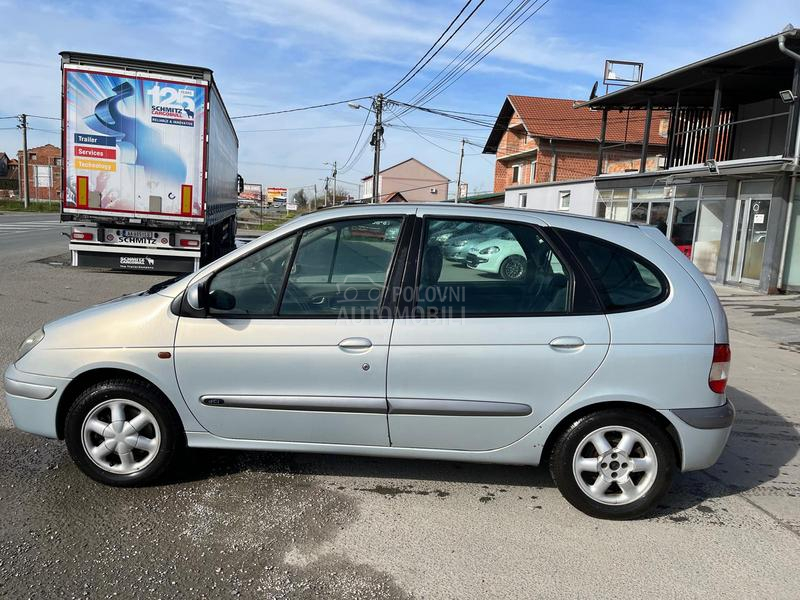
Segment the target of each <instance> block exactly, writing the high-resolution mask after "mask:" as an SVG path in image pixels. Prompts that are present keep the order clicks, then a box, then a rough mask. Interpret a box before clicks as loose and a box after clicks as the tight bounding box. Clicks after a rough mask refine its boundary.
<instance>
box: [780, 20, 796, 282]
mask: <svg viewBox="0 0 800 600" xmlns="http://www.w3.org/2000/svg"><path fill="white" fill-rule="evenodd" d="M778 50H780V51H781V52H783V53H784V54H785V55H786V56H788V57H789V58H791V59H792V60H793V61H794V62H795V76H797V74H798V70H800V54H798V53H797V52H794V51H793V50H790V49H789V48H787V47H786V36H785V35H783V34H781V35H779V36H778ZM798 102H800V100H798V99H795V107H796V108H797V104H798ZM795 112H797V121H798V122H797V126H796V130H795V136H794V157H793V158H792V177H791V182H790V183H789V206H788V207H787V208H786V228H785V230H784V232H783V249H782V250H781V263H780V266H779V268H778V282H777V283H778V287H781V286H783V287H784V288H785V286H784V282H783V276H784V270H785V268H786V252H787V250H788V249H789V231H790V230H791V226H792V208H793V206H794V194H795V190H796V188H797V177H798V173H797V171H798V167H800V110H796V111H795Z"/></svg>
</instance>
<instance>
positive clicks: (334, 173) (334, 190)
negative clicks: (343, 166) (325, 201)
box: [333, 161, 336, 206]
mask: <svg viewBox="0 0 800 600" xmlns="http://www.w3.org/2000/svg"><path fill="white" fill-rule="evenodd" d="M333 205H334V206H336V161H333Z"/></svg>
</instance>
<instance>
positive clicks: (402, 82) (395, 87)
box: [385, 0, 472, 96]
mask: <svg viewBox="0 0 800 600" xmlns="http://www.w3.org/2000/svg"><path fill="white" fill-rule="evenodd" d="M471 3H472V0H467V3H466V4H465V5H464V6H462V7H461V10H460V11H458V14H457V15H456V16H455V17H453V20H452V21H450V23H449V24H448V25H447V27H445V29H444V31H442V33H441V34H440V35H439V37H438V38H436V41H435V42H433V44H431V47H430V48H428V49H427V50H426V51H425V54H423V55H422V56H421V57H420V59H419V60H418V61H417V62H416V63H415V64H414V66H413V67H411V68H410V69H409V70H408V71H406V74H405V75H403V76H402V77H401V78H400V79H399V80H398V81H397V83H395V84H394V85H393V86H392V87H391V88H389V89H388V90H387V91H386V92H385V95H387V96H388V95H389V94H391V93H393V92H394V91H396V90H398V89H400V87H402V86H403V85H405V84H406V83H408V81H410V80H411V78H413V77H414V75H411V73H412V72H413V71H414V69H416V68H417V67H418V66H419V64H420V63H421V62H422V61H423V60H425V57H426V56H428V54H430V53H431V52H432V51H433V49H434V48H436V46H437V45H438V44H439V42H440V41H441V40H442V38H443V37H444V36H445V35H446V34H447V32H448V31H450V28H451V27H452V26H453V25H455V22H456V21H458V19H459V17H461V15H462V14H463V13H464V11H465V10H467V7H468V6H469V5H470V4H471ZM445 43H446V42H445ZM443 47H444V45H443ZM423 66H424V65H423ZM409 75H411V77H409ZM415 75H416V73H415ZM406 78H408V80H406Z"/></svg>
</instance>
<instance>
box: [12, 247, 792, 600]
mask: <svg viewBox="0 0 800 600" xmlns="http://www.w3.org/2000/svg"><path fill="white" fill-rule="evenodd" d="M54 236H57V234H55V233H54ZM62 254H63V242H61V241H60V240H59V239H57V237H55V238H54V239H53V240H51V241H50V243H49V245H48V244H42V245H41V247H40V248H39V249H38V250H37V252H36V253H33V254H31V253H30V252H24V253H14V252H8V253H6V254H4V255H3V256H0V366H2V367H3V368H4V367H5V365H6V364H8V362H9V361H10V360H11V359H12V358H13V354H14V351H15V348H16V345H17V344H18V343H19V341H21V340H22V338H23V337H24V336H25V335H26V334H27V333H29V332H30V331H32V330H34V329H35V328H37V327H38V326H40V325H41V324H42V322H44V321H48V320H50V319H53V318H56V317H58V316H60V315H63V314H67V313H70V312H73V311H75V310H78V309H80V308H82V307H85V306H88V305H91V304H93V303H97V302H99V301H102V300H105V299H108V298H111V297H114V296H118V295H120V294H122V293H126V292H131V291H135V290H137V289H142V288H144V287H147V286H149V285H152V284H153V283H155V281H157V278H156V277H153V276H145V275H131V274H114V273H104V272H93V271H86V270H73V269H71V268H68V267H66V266H64V265H63V264H60V263H63V262H64V261H65V257H63V255H62ZM51 257H53V258H51ZM720 294H721V295H722V296H723V300H724V302H725V304H726V306H727V310H728V315H729V318H730V324H731V334H732V344H733V353H734V359H733V360H734V366H733V375H732V379H731V386H730V388H729V389H730V395H731V397H732V399H733V401H734V403H735V404H736V407H737V410H738V419H737V423H736V427H735V431H734V433H733V435H732V437H731V440H730V442H729V445H728V448H727V450H726V452H725V454H724V456H723V458H722V460H721V461H720V463H719V464H718V465H716V466H715V467H714V468H712V469H710V470H709V471H707V472H701V473H692V474H688V475H685V476H681V477H679V478H678V479H677V480H676V481H675V483H674V485H673V488H672V490H671V492H670V494H669V495H668V496H667V498H666V499H665V501H664V503H663V504H662V505H661V506H660V507H659V509H658V511H657V512H656V514H655V515H654V516H653V517H652V518H649V519H644V520H640V521H636V522H629V523H616V522H606V521H598V520H594V519H591V518H589V517H586V516H584V515H583V514H581V513H579V512H577V511H575V510H574V509H572V508H571V507H570V506H569V505H568V504H567V503H566V502H565V501H564V500H563V499H562V498H561V497H560V495H559V493H558V491H557V490H556V489H555V488H554V486H553V484H552V483H551V481H550V479H549V476H548V474H547V472H546V471H545V470H544V469H533V468H524V467H506V466H491V465H470V464H463V463H441V462H421V461H406V460H386V459H356V458H343V457H337V456H317V455H307V456H303V455H281V454H271V453H262V454H259V453H246V452H212V451H202V452H193V453H190V454H187V456H186V457H184V458H183V459H182V461H181V463H180V465H179V468H178V470H177V473H176V474H175V476H174V477H173V478H172V479H170V480H169V481H167V482H164V483H163V484H161V485H157V486H153V487H149V488H143V489H132V490H123V489H113V488H107V487H103V486H101V485H99V484H96V483H94V482H92V481H90V480H89V479H87V478H85V477H84V476H83V475H81V474H80V473H79V472H78V470H77V469H76V468H75V467H74V466H73V465H72V463H71V461H70V460H69V458H68V456H67V454H66V451H65V449H64V447H63V444H62V443H61V442H57V441H51V440H44V439H41V438H37V437H34V436H31V435H28V434H24V433H21V432H18V431H16V430H14V429H13V428H11V424H10V421H9V418H8V413H7V412H6V409H5V406H4V405H3V403H0V506H1V507H2V511H0V515H2V516H0V597H8V598H27V597H34V598H53V597H61V596H63V597H80V598H82V597H88V598H106V597H115V596H116V597H121V598H130V597H146V598H177V597H198V598H203V597H207V598H218V597H223V598H227V597H231V598H238V597H241V598H272V597H279V598H282V597H291V598H297V597H301V598H302V597H324V598H365V597H366V598H369V597H381V598H387V597H409V596H411V597H427V598H479V597H487V596H491V597H528V598H532V597H547V598H616V599H619V598H642V597H674V598H691V597H696V598H706V597H712V596H714V597H724V598H728V597H729V598H742V597H756V596H757V597H769V598H797V597H798V582H800V563H798V557H799V556H800V456H798V448H800V405H798V399H799V398H800V392H798V390H799V389H800V385H798V384H799V383H800V300H799V299H798V297H796V296H793V297H780V298H765V297H763V296H755V295H748V294H741V293H733V292H731V291H730V290H720ZM674 376H675V377H679V376H680V374H679V373H676V374H674Z"/></svg>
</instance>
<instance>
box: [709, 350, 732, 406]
mask: <svg viewBox="0 0 800 600" xmlns="http://www.w3.org/2000/svg"><path fill="white" fill-rule="evenodd" d="M730 368H731V347H730V346H729V345H728V344H714V358H713V359H712V361H711V371H709V373H708V387H710V388H711V391H712V392H715V393H717V394H724V393H725V386H727V385H728V372H729V371H730Z"/></svg>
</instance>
